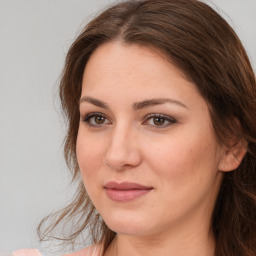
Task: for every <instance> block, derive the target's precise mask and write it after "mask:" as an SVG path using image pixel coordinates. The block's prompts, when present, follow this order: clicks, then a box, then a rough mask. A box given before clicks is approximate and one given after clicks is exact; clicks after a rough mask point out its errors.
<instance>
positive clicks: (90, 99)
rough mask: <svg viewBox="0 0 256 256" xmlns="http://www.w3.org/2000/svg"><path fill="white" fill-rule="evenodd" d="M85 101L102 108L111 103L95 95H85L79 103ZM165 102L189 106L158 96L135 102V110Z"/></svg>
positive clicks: (106, 107) (184, 106) (107, 106)
mask: <svg viewBox="0 0 256 256" xmlns="http://www.w3.org/2000/svg"><path fill="white" fill-rule="evenodd" d="M83 102H89V103H91V104H93V105H95V106H97V107H100V108H105V109H108V108H109V105H108V104H107V103H105V102H103V101H101V100H98V99H95V98H93V97H88V96H84V97H82V98H81V99H80V101H79V103H80V104H81V103H83ZM165 103H171V104H175V105H178V106H180V107H183V108H188V107H187V106H186V105H185V104H183V103H182V102H180V101H178V100H175V99H171V98H156V99H147V100H143V101H140V102H135V103H134V104H133V109H134V110H140V109H143V108H148V107H152V106H156V105H161V104H165Z"/></svg>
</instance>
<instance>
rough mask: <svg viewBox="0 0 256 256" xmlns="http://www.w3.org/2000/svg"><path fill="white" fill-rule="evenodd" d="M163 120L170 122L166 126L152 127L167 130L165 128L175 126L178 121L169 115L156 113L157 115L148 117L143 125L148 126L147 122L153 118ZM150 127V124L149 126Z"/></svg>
mask: <svg viewBox="0 0 256 256" xmlns="http://www.w3.org/2000/svg"><path fill="white" fill-rule="evenodd" d="M157 117H158V118H163V119H164V120H165V121H167V122H169V123H168V124H165V125H151V126H153V127H157V128H160V129H161V128H165V127H168V126H170V125H173V124H175V123H177V120H176V119H175V118H173V117H171V116H169V115H165V114H160V113H155V114H149V115H147V116H146V117H145V118H144V121H143V123H142V124H143V125H147V124H146V122H147V121H148V120H150V119H152V118H157ZM148 125H150V124H148Z"/></svg>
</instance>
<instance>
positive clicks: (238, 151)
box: [219, 139, 248, 172]
mask: <svg viewBox="0 0 256 256" xmlns="http://www.w3.org/2000/svg"><path fill="white" fill-rule="evenodd" d="M247 146H248V143H247V141H245V140H244V139H241V140H239V141H238V142H236V143H235V144H234V145H232V146H229V147H226V149H225V150H224V152H223V155H222V159H221V161H220V164H219V171H222V172H230V171H233V170H235V169H237V168H238V167H239V165H240V164H241V162H242V160H243V158H244V156H245V154H246V152H247Z"/></svg>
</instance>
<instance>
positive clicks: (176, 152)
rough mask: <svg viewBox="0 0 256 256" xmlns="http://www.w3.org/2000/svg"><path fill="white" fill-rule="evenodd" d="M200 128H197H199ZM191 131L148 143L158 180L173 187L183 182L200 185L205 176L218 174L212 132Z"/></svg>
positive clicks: (153, 168)
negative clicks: (160, 179)
mask: <svg viewBox="0 0 256 256" xmlns="http://www.w3.org/2000/svg"><path fill="white" fill-rule="evenodd" d="M197 129H198V128H197ZM205 130H206V131H207V132H203V130H194V131H192V130H190V132H189V131H188V132H182V131H180V134H178V133H177V134H175V135H173V136H170V138H169V139H165V140H159V141H158V143H153V144H151V147H149V146H148V145H149V143H150V141H148V143H146V145H147V148H145V151H146V150H147V151H146V152H147V153H148V155H147V159H149V163H150V166H151V169H152V170H156V171H155V172H156V174H157V175H158V176H159V177H163V178H164V179H163V182H164V180H165V179H166V180H168V182H170V183H171V184H173V186H179V184H180V183H184V182H187V183H188V184H190V183H191V181H192V180H194V181H195V182H198V180H201V179H203V177H204V176H207V175H208V176H212V175H215V173H216V171H217V166H218V162H219V159H218V154H217V153H218V152H217V148H218V147H217V143H216V140H215V138H214V135H213V134H212V132H211V131H208V130H207V129H205Z"/></svg>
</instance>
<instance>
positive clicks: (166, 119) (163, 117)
mask: <svg viewBox="0 0 256 256" xmlns="http://www.w3.org/2000/svg"><path fill="white" fill-rule="evenodd" d="M96 117H99V118H104V122H103V123H102V124H97V123H95V119H94V123H91V120H92V119H93V118H96ZM156 118H159V119H161V121H162V122H164V123H163V124H160V125H156V124H155V123H154V124H147V122H148V121H149V120H152V121H153V122H154V119H156ZM106 120H108V118H107V117H106V116H105V115H104V114H102V113H89V114H88V115H86V116H85V118H84V119H83V120H82V121H83V122H84V123H86V124H87V125H88V126H90V127H95V128H100V127H102V126H103V125H105V124H106V123H105V121H106ZM176 122H177V120H175V119H174V118H172V117H170V116H166V115H163V114H150V115H147V116H146V117H145V118H144V121H143V123H142V124H143V125H150V126H153V127H157V128H165V127H168V126H170V125H172V124H174V123H176ZM107 124H111V121H108V123H107Z"/></svg>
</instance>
